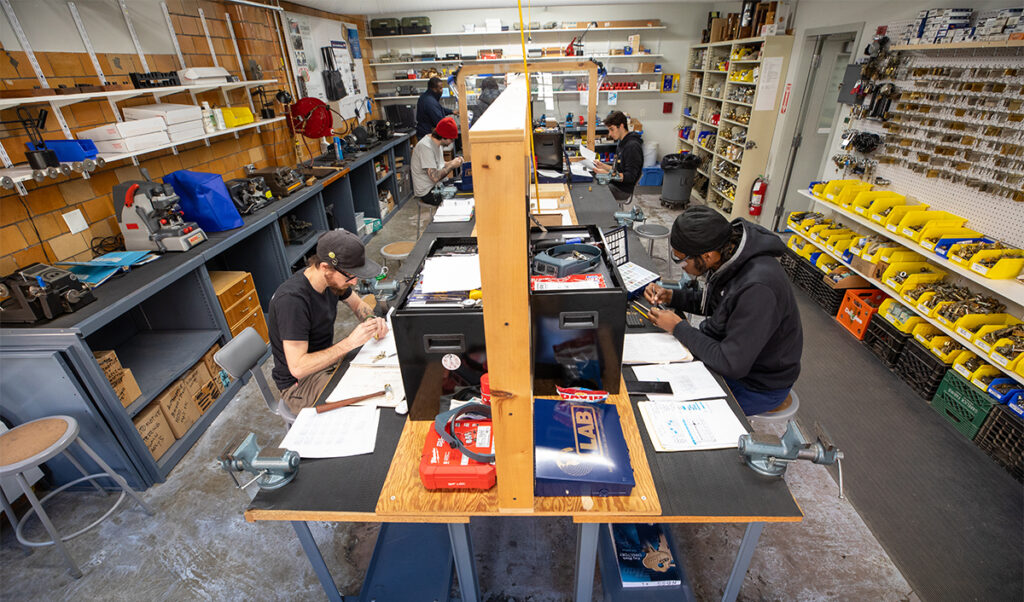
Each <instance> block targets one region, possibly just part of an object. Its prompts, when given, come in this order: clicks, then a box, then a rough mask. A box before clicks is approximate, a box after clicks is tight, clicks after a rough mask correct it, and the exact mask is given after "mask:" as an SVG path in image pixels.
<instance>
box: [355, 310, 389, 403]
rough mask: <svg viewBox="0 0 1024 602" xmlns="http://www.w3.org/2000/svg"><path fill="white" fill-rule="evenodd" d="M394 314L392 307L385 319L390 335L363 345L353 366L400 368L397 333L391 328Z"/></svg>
mask: <svg viewBox="0 0 1024 602" xmlns="http://www.w3.org/2000/svg"><path fill="white" fill-rule="evenodd" d="M394 312H395V308H394V307H392V308H391V309H390V310H389V311H388V315H387V317H386V318H385V320H386V321H387V323H388V334H387V335H385V336H384V338H382V339H380V340H375V339H370V340H369V341H367V342H366V343H363V346H362V348H360V349H359V353H357V354H356V356H355V358H353V359H352V362H351V365H352V366H372V367H374V368H383V367H387V366H398V348H397V346H396V345H395V331H394V329H393V328H392V327H391V314H393V313H394ZM381 355H383V357H381ZM367 393H369V391H367Z"/></svg>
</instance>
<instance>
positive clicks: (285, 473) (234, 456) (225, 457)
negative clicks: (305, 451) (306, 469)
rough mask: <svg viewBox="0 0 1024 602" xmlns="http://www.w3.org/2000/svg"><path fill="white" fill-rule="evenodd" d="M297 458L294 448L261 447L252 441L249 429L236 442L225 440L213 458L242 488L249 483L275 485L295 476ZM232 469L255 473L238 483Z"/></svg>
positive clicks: (266, 485) (266, 486)
mask: <svg viewBox="0 0 1024 602" xmlns="http://www.w3.org/2000/svg"><path fill="white" fill-rule="evenodd" d="M229 450H230V451H229ZM261 452H262V453H263V455H261ZM299 459H300V458H299V453H298V452H294V451H291V450H288V449H280V448H276V447H265V448H263V449H262V450H261V449H260V446H259V444H258V443H256V434H255V433H249V434H248V435H247V436H246V437H245V438H244V439H242V440H241V442H240V443H239V440H238V439H235V440H234V441H232V442H231V443H230V444H228V446H227V447H226V448H224V452H223V453H221V455H220V457H219V458H217V461H218V462H219V463H220V467H221V468H223V469H224V470H225V471H227V473H228V474H229V475H231V480H232V481H234V482H235V485H236V486H237V487H238V488H239V489H245V488H246V487H248V486H249V485H252V484H253V483H256V484H258V485H259V486H260V489H279V488H281V487H284V486H285V485H287V484H288V483H290V482H291V480H292V479H294V478H295V475H296V473H298V471H299ZM236 472H249V473H252V474H254V475H256V476H254V477H253V478H252V480H250V481H249V482H248V483H246V484H244V485H242V484H240V483H239V482H238V479H237V478H235V473H236Z"/></svg>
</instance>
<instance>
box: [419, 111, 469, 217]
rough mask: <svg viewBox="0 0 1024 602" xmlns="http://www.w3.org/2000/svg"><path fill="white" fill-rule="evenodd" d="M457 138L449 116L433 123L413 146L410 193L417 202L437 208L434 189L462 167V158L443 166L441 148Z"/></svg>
mask: <svg viewBox="0 0 1024 602" xmlns="http://www.w3.org/2000/svg"><path fill="white" fill-rule="evenodd" d="M458 137H459V126H458V125H457V124H456V123H455V119H453V118H452V117H451V116H449V117H445V118H444V119H442V120H441V121H439V122H437V125H436V126H434V131H432V132H430V135H428V136H424V137H423V139H422V140H420V141H419V142H417V143H416V148H414V149H413V151H412V191H413V194H415V195H416V198H417V199H419V200H421V201H423V202H424V203H427V204H428V205H434V206H437V205H440V204H441V195H440V194H438V193H436V192H435V191H434V185H436V184H437V183H438V182H440V181H442V180H444V179H445V178H446V177H448V174H450V173H451V172H452V170H453V169H455V168H457V167H459V166H460V165H462V157H455V158H454V159H452V160H451V161H448V162H445V160H444V154H443V153H442V152H441V148H442V147H445V146H448V145H449V144H451V143H452V142H454V141H455V139H456V138H458Z"/></svg>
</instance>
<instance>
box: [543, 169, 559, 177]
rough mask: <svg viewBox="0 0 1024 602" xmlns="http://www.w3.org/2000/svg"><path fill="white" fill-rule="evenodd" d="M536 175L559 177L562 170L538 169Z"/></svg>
mask: <svg viewBox="0 0 1024 602" xmlns="http://www.w3.org/2000/svg"><path fill="white" fill-rule="evenodd" d="M537 175H539V176H544V177H545V178H561V177H562V172H560V171H555V170H553V169H538V170H537Z"/></svg>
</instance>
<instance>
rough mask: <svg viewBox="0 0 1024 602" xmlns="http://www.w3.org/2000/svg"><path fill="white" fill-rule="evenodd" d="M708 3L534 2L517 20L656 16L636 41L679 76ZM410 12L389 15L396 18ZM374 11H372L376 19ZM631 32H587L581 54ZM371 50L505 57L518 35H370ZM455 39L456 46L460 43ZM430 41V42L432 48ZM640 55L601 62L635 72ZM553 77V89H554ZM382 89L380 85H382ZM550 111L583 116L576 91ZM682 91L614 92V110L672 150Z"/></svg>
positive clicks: (602, 103)
mask: <svg viewBox="0 0 1024 602" xmlns="http://www.w3.org/2000/svg"><path fill="white" fill-rule="evenodd" d="M709 7H710V5H709V4H691V3H686V4H683V3H678V4H631V5H624V6H573V7H567V6H560V7H549V8H542V7H538V6H536V5H534V7H533V9H532V14H528V9H527V7H526V6H525V5H524V6H523V21H524V22H527V23H528V22H530V21H539V22H540V23H541V24H543V23H546V22H548V21H557V22H562V21H581V20H618V19H648V18H658V19H661V21H662V23H663V24H664V25H666V26H667V27H668V29H663V30H656V31H650V32H644V31H642V30H641V31H639V32H637V33H639V34H640V42H641V44H642V45H643V46H645V47H648V48H651V52H654V53H660V54H664V55H665V56H664V57H662V58H657V59H645V60H649V61H650V60H653V61H654V62H657V63H659V64H660V65H661V66H662V72H664V73H679V74H682V73H683V70H684V68H685V64H686V56H687V52H688V50H689V47H690V45H691V44H696V43H699V42H700V31H701V29H703V27H704V25H705V23H706V22H707V11H708V10H709ZM409 14H410V13H401V14H393V15H381V16H394V17H402V16H409ZM416 14H422V15H426V16H428V17H430V22H431V26H432V31H434V32H453V31H462V26H463V24H464V23H473V24H476V25H483V24H484V19H486V18H492V19H501V22H502V24H503V25H508V26H510V27H511V25H512V23H513V22H516V23H518V21H519V15H518V12H517V11H516V10H515V9H486V10H475V11H467V10H450V11H433V12H431V11H421V12H417V13H416ZM376 16H377V15H374V17H376ZM630 33H633V32H628V31H616V32H603V33H602V32H601V31H600V30H591V31H590V33H588V34H587V36H586V38H585V39H584V44H585V46H586V52H587V53H588V54H589V53H593V54H607V49H608V47H609V44H612V45H613V46H614V47H622V46H623V45H625V43H626V36H627V35H628V34H630ZM572 37H573V34H572V33H569V32H566V33H559V34H554V33H551V34H538V35H535V36H534V37H533V42H529V41H528V42H527V48H533V47H544V46H562V47H565V46H566V45H567V44H568V43H569V42H570V41H571V40H572ZM372 42H373V50H374V54H375V55H379V54H383V53H384V52H385V51H387V50H388V49H389V48H391V49H394V50H396V51H399V52H416V51H419V52H422V51H425V50H427V49H428V47H429V48H430V49H435V48H436V51H437V52H439V53H442V54H443V53H445V52H460V53H464V54H471V53H475V51H476V49H477V48H486V47H494V48H501V49H502V50H503V52H504V53H505V54H506V55H511V56H522V50H521V47H520V40H519V36H518V33H516V34H515V35H509V36H501V37H497V36H464V37H444V38H418V39H417V38H414V39H399V40H393V41H382V40H379V39H375V40H373V41H372ZM460 43H461V46H460ZM435 45H436V46H435ZM638 60H640V59H634V60H627V59H622V60H618V59H616V60H604V61H602V62H604V66H605V68H607V69H608V70H609V71H611V70H612V68H613V67H625V68H626V70H627V71H636V70H637V69H636V64H637V62H638ZM396 70H398V69H397V68H396V69H389V68H387V67H378V68H377V77H376V78H375V79H390V78H391V76H392V74H391V71H396ZM628 79H629V78H628V77H625V76H623V77H619V78H610V81H626V80H628ZM557 82H558V80H557V78H556V89H557V88H558V84H557ZM385 89H386V87H385ZM555 99H556V103H555V111H554V113H555V115H557V116H558V117H559V119H560V120H561V119H563V118H564V117H565V114H566V113H567V112H572V113H573V114H574V115H579V114H580V113H581V112H582V113H583V114H584V115H585V114H586V107H585V106H583V105H580V103H579V97H578V96H576V95H569V94H564V95H557V94H556V95H555ZM598 100H599V103H598V107H597V113H598V115H600V116H602V117H603V116H604V115H606V114H607V113H608V112H609V111H610V110H611V108H610V107H609V106H608V104H607V94H606V93H601V94H599V95H598ZM669 101H670V102H672V110H671V112H670V113H668V114H663V113H662V106H663V103H664V102H669ZM681 102H682V94H681V93H674V94H659V93H645V94H620V95H619V102H618V105H617V106H616V107H614V108H615V109H618V110H620V111H623V112H626V113H628V114H630V115H631V116H632V117H635V118H637V119H639V120H640V121H641V122H642V123H643V125H644V140H645V141H648V142H649V141H656V142H658V147H659V148H658V150H659V158H660V155H662V154H666V153H673V152H676V148H677V144H676V135H677V134H676V126H678V125H679V113H680V111H681V109H682V106H681V104H680V103H681ZM542 113H546V114H547V115H548V116H551V111H545V110H544V103H543V102H536V103H534V116H535V117H539V116H540V115H541V114H542Z"/></svg>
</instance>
